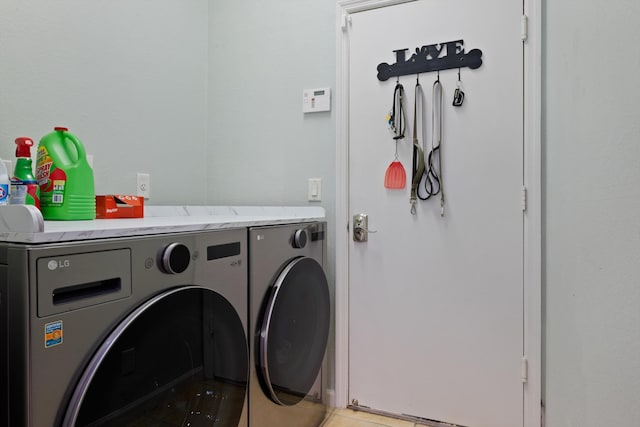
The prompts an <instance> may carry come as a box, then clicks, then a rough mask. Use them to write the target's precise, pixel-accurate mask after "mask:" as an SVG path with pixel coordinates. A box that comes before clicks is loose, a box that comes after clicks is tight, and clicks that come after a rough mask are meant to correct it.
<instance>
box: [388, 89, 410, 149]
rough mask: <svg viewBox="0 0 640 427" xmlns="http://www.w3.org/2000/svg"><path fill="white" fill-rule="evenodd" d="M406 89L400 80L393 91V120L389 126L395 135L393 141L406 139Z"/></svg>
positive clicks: (391, 119)
mask: <svg viewBox="0 0 640 427" xmlns="http://www.w3.org/2000/svg"><path fill="white" fill-rule="evenodd" d="M403 99H404V87H403V86H402V83H400V78H398V79H397V80H396V87H395V89H394V90H393V106H392V107H391V118H390V120H389V124H390V125H391V130H392V131H393V133H394V136H393V139H395V140H398V139H402V138H404V131H405V128H406V126H407V125H406V116H405V111H404V106H403Z"/></svg>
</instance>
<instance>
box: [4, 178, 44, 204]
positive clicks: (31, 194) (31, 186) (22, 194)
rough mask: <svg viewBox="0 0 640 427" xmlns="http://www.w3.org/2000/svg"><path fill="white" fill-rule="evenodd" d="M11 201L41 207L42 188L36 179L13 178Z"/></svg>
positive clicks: (11, 202)
mask: <svg viewBox="0 0 640 427" xmlns="http://www.w3.org/2000/svg"><path fill="white" fill-rule="evenodd" d="M9 203H10V204H12V205H33V206H35V207H37V208H40V188H39V187H38V184H37V183H36V182H35V181H22V180H17V179H12V180H11V194H10V195H9Z"/></svg>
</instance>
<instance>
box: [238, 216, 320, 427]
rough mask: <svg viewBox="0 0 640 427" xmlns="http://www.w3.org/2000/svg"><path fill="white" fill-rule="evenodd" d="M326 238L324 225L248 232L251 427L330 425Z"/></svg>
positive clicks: (294, 225) (273, 228)
mask: <svg viewBox="0 0 640 427" xmlns="http://www.w3.org/2000/svg"><path fill="white" fill-rule="evenodd" d="M325 237H326V224H325V223H324V222H314V223H305V224H292V225H279V226H267V227H254V228H250V229H249V312H250V317H249V331H250V332H251V333H252V334H253V338H252V339H251V340H250V341H249V349H250V351H249V354H250V376H249V426H250V427H275V426H277V427H317V426H319V425H320V424H321V423H322V422H323V420H324V419H325V416H326V413H327V408H326V405H325V403H324V394H325V387H324V384H325V382H324V378H323V375H324V370H323V365H324V356H325V350H326V345H327V339H328V335H329V324H330V299H329V289H328V284H327V279H326V275H325V273H324V267H325V259H326V240H325Z"/></svg>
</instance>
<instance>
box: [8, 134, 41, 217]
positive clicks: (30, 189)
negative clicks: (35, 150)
mask: <svg viewBox="0 0 640 427" xmlns="http://www.w3.org/2000/svg"><path fill="white" fill-rule="evenodd" d="M31 147H33V140H32V139H31V138H27V137H24V136H23V137H20V138H16V158H17V160H16V168H15V170H14V172H13V177H12V178H11V193H10V195H9V203H10V204H12V205H33V206H35V207H37V208H38V209H40V187H39V186H38V182H37V181H36V178H35V176H33V164H32V162H31Z"/></svg>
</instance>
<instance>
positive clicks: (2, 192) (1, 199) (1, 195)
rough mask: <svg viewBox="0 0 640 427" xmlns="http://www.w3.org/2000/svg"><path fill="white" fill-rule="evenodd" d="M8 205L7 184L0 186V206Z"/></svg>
mask: <svg viewBox="0 0 640 427" xmlns="http://www.w3.org/2000/svg"><path fill="white" fill-rule="evenodd" d="M8 203H9V184H0V205H6V204H8Z"/></svg>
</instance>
